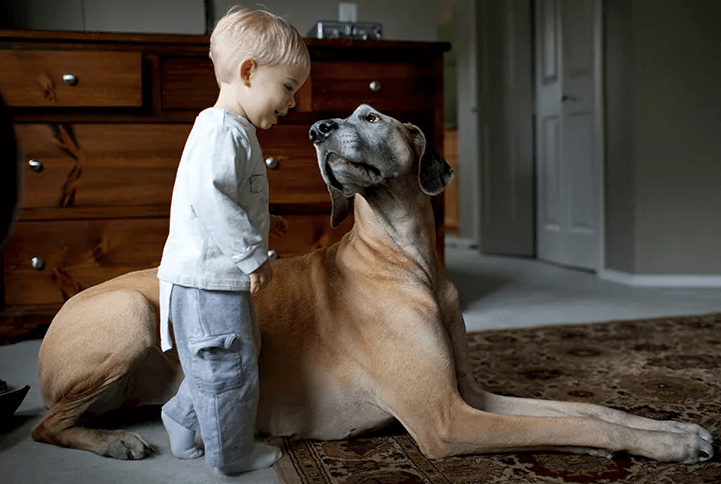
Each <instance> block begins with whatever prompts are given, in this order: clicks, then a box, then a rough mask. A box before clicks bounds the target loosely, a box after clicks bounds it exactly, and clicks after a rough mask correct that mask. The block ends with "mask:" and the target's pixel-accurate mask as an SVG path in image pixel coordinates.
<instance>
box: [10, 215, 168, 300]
mask: <svg viewBox="0 0 721 484" xmlns="http://www.w3.org/2000/svg"><path fill="white" fill-rule="evenodd" d="M167 236H168V219H167V218H153V219H115V220H79V221H49V222H18V223H17V224H15V229H14V230H13V234H12V236H11V237H10V238H9V239H8V240H7V241H6V243H5V246H4V247H3V253H4V274H5V281H4V282H5V304H6V305H7V306H32V305H47V304H56V303H62V302H63V301H65V300H67V299H68V298H70V297H71V296H73V295H74V294H76V293H78V292H80V291H81V290H83V289H85V288H88V287H90V286H93V285H95V284H98V283H100V282H103V281H106V280H108V279H111V278H113V277H116V276H119V275H121V274H125V273H127V272H130V271H135V270H139V269H147V268H149V267H153V266H156V265H158V264H160V258H161V256H162V251H163V246H164V244H165V239H166V238H167ZM34 258H37V259H34ZM33 260H35V261H36V264H35V266H36V267H35V268H34V267H33ZM38 264H40V265H38Z"/></svg>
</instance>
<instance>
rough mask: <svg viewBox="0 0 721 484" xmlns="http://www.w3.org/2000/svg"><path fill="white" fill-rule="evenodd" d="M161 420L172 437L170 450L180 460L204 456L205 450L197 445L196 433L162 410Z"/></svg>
mask: <svg viewBox="0 0 721 484" xmlns="http://www.w3.org/2000/svg"><path fill="white" fill-rule="evenodd" d="M160 418H161V419H162V420H163V425H164V426H165V430H166V431H167V432H168V437H170V450H171V451H173V455H174V456H175V457H177V458H178V459H197V458H198V457H200V456H201V455H203V449H201V448H199V447H197V446H196V445H195V431H194V430H191V429H187V428H185V427H183V426H182V425H180V424H179V423H178V422H176V421H175V420H173V419H172V418H170V417H168V416H167V415H165V412H163V411H162V410H161V412H160Z"/></svg>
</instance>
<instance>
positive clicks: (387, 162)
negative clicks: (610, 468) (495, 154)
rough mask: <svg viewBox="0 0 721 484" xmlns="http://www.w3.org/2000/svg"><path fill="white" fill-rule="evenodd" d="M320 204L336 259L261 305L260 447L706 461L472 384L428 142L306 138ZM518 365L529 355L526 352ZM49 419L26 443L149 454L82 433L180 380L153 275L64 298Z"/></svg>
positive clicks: (46, 351)
mask: <svg viewBox="0 0 721 484" xmlns="http://www.w3.org/2000/svg"><path fill="white" fill-rule="evenodd" d="M310 136H311V139H312V141H313V143H314V145H315V148H316V151H317V155H318V164H319V167H320V171H321V174H322V176H323V179H324V180H325V182H326V184H327V185H328V189H329V191H330V194H331V201H332V218H331V222H332V225H334V226H336V225H338V224H339V223H340V222H342V221H343V219H345V218H346V217H347V216H348V215H349V214H350V213H353V214H354V219H355V223H354V226H353V228H352V230H351V231H350V232H349V233H347V234H346V235H345V236H344V237H343V239H342V240H341V241H340V242H338V243H337V244H335V245H333V246H331V247H328V248H325V249H320V250H317V251H315V252H313V253H311V254H308V255H305V256H303V257H298V258H292V259H279V260H276V261H274V262H273V272H274V277H273V281H272V283H271V285H270V286H268V287H267V288H265V289H264V290H263V291H260V292H259V293H258V294H257V296H256V297H255V299H254V301H255V305H256V310H257V313H258V318H259V322H260V333H261V335H262V349H261V350H260V355H259V358H260V363H259V366H260V381H261V385H260V403H259V406H258V416H257V428H258V430H259V431H260V432H263V433H267V434H271V435H280V436H294V437H297V438H304V439H345V438H348V437H352V436H355V435H358V434H361V433H364V432H368V431H370V430H375V429H378V428H381V427H383V426H385V425H387V424H389V423H390V422H392V421H393V420H394V419H397V420H398V421H400V422H401V423H402V424H403V426H404V427H405V428H406V429H407V430H408V432H409V433H410V435H412V437H413V438H414V439H415V441H416V442H417V443H418V446H419V447H420V449H421V450H422V452H423V453H424V454H425V455H426V456H428V457H430V458H441V457H447V456H454V455H462V454H475V453H488V452H509V451H528V450H535V451H549V450H563V451H569V452H575V453H590V454H594V455H601V456H607V457H610V456H611V455H612V454H613V453H616V452H627V453H630V454H636V455H640V456H644V457H648V458H651V459H657V460H660V461H677V462H685V463H689V464H691V463H696V462H699V461H705V460H708V459H710V458H711V457H712V455H713V447H712V440H713V438H712V435H711V434H710V433H709V432H708V431H707V430H705V429H704V428H702V427H700V426H699V425H696V424H693V423H683V422H675V421H656V420H651V419H647V418H642V417H638V416H634V415H630V414H627V413H624V412H620V411H617V410H612V409H609V408H605V407H602V406H597V405H590V404H584V403H568V402H557V401H543V400H534V399H524V398H514V397H507V396H500V395H495V394H492V393H488V392H486V391H484V390H482V389H481V388H479V387H478V386H477V384H476V382H475V381H474V379H473V376H472V375H471V373H470V371H469V366H468V362H467V353H468V351H467V347H466V330H465V326H464V322H463V317H462V315H461V310H460V307H459V301H458V292H457V290H456V288H455V286H454V285H453V283H452V282H451V281H450V280H449V278H448V276H447V274H446V271H445V269H444V267H443V264H442V263H441V262H440V260H439V258H438V254H437V252H436V249H435V247H436V235H435V226H434V216H433V210H432V207H431V199H430V196H431V195H437V194H439V193H440V192H441V191H442V190H443V188H444V187H445V185H446V184H447V183H448V182H449V181H450V179H451V178H452V176H453V172H452V170H451V169H450V168H449V166H448V165H447V164H446V162H445V161H444V160H443V159H442V158H439V157H437V156H434V155H424V151H425V144H426V141H425V137H424V135H423V133H422V132H421V130H419V129H418V128H417V127H415V126H413V125H410V124H403V123H401V122H399V121H397V120H395V119H393V118H390V117H388V116H385V115H383V114H381V113H379V112H378V111H376V110H374V109H373V108H371V107H370V106H367V105H362V106H360V107H358V108H357V109H356V110H355V112H353V114H352V115H350V116H349V117H348V118H346V119H332V120H325V121H319V122H318V123H316V124H315V125H314V126H313V127H312V129H311V131H310ZM519 350H521V351H522V348H521V349H519ZM39 370H40V381H41V387H42V395H43V399H44V402H45V404H46V405H47V407H48V408H49V411H48V412H47V414H46V415H45V417H44V418H43V419H42V421H41V422H40V423H39V424H38V425H37V426H36V427H35V428H34V429H33V437H34V438H35V439H36V440H38V441H41V442H48V443H52V444H56V445H62V446H67V447H72V448H77V449H85V450H89V451H92V452H96V453H98V454H101V455H105V456H110V457H115V458H118V459H141V458H143V457H145V456H147V455H149V453H151V452H152V447H151V445H149V444H148V443H147V442H146V441H144V440H143V438H142V437H140V436H139V435H136V434H134V433H131V432H127V431H123V430H102V429H91V428H86V427H83V426H82V423H83V422H84V421H85V419H86V418H89V417H92V416H95V415H98V414H102V413H105V412H108V411H111V410H115V409H119V408H122V407H135V406H139V405H145V404H160V403H163V402H165V401H166V400H167V399H168V398H170V397H171V396H172V395H173V394H174V392H175V390H176V389H177V386H178V384H179V382H180V381H181V379H182V377H183V376H182V372H181V369H180V367H179V365H178V362H177V359H176V358H175V357H174V355H173V354H172V353H170V354H164V353H163V352H161V350H160V347H159V330H158V280H157V279H156V270H155V269H150V270H145V271H139V272H133V273H130V274H126V275H124V276H121V277H118V278H115V279H113V280H110V281H108V282H105V283H103V284H100V285H98V286H95V287H92V288H89V289H87V290H85V291H82V292H81V293H79V294H77V295H76V296H74V297H72V298H71V299H70V300H68V301H67V303H66V304H65V305H64V306H63V307H62V309H61V310H60V311H59V313H58V314H57V316H56V317H55V319H54V320H53V322H52V324H51V326H50V328H49V330H48V332H47V335H46V336H45V339H44V341H43V343H42V347H41V349H40V356H39Z"/></svg>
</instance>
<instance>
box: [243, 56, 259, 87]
mask: <svg viewBox="0 0 721 484" xmlns="http://www.w3.org/2000/svg"><path fill="white" fill-rule="evenodd" d="M256 65H257V64H256V63H255V61H254V60H253V59H245V60H244V61H243V62H241V63H240V80H241V82H242V83H243V84H245V85H246V86H248V87H250V78H251V76H252V75H253V71H255V67H256Z"/></svg>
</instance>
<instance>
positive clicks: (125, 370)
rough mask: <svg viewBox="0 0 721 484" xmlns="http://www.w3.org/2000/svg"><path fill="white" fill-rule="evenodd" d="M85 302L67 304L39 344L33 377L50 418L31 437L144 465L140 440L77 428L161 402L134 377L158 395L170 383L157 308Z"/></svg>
mask: <svg viewBox="0 0 721 484" xmlns="http://www.w3.org/2000/svg"><path fill="white" fill-rule="evenodd" d="M88 294H89V296H87V297H83V293H80V295H79V296H80V297H78V296H76V298H77V299H75V298H74V299H71V300H70V301H68V303H66V305H65V306H64V307H63V308H62V309H61V310H60V312H59V313H58V314H57V315H56V317H55V319H54V320H53V323H52V324H51V325H50V328H49V329H48V332H47V334H46V335H45V338H44V339H43V343H42V345H41V348H40V353H39V355H38V369H39V373H40V386H41V392H42V396H43V401H44V402H45V405H46V406H47V407H48V412H47V414H46V415H45V416H44V418H43V419H42V421H41V422H40V423H38V424H37V425H36V426H35V428H33V431H32V436H33V438H34V439H35V440H36V441H39V442H46V443H50V444H54V445H60V446H64V447H70V448H75V449H82V450H88V451H91V452H95V453H97V454H100V455H103V456H107V457H113V458H116V459H142V458H144V457H147V456H148V455H150V454H151V453H152V448H151V446H150V445H149V444H148V443H147V442H146V441H145V440H143V439H142V438H141V437H140V436H138V435H136V434H134V433H132V432H128V431H124V430H100V429H91V428H85V427H82V425H83V423H84V422H86V421H87V420H89V419H90V418H93V417H95V416H98V415H102V414H104V413H107V412H111V411H113V410H117V409H120V408H122V407H128V406H130V407H134V406H139V405H142V404H146V403H157V401H158V400H161V401H162V398H160V399H159V398H158V396H157V395H149V393H150V392H149V391H148V389H149V388H151V387H150V385H148V384H145V383H143V379H141V378H139V376H138V375H145V377H144V378H145V380H147V379H149V378H153V377H156V378H157V379H158V380H157V384H156V385H155V388H156V390H155V392H156V393H162V392H163V391H165V390H167V388H166V387H168V386H169V385H170V384H171V383H172V380H173V378H171V377H172V370H169V371H164V370H163V368H164V367H163V366H162V363H163V356H162V353H161V352H160V349H159V348H158V347H157V344H158V338H159V333H158V330H157V319H156V315H155V308H154V307H153V305H152V304H151V303H150V302H149V301H148V300H147V299H146V298H145V297H144V296H143V295H142V294H141V293H139V292H137V291H132V290H115V291H109V292H105V293H100V294H92V293H91V292H89V293H88ZM159 363H160V364H159ZM166 366H167V365H166ZM158 368H161V369H160V370H159V369H158ZM161 370H163V371H161ZM151 389H152V388H151ZM139 390H140V391H139ZM143 390H144V391H143ZM140 393H142V394H140ZM139 394H140V395H139Z"/></svg>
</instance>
